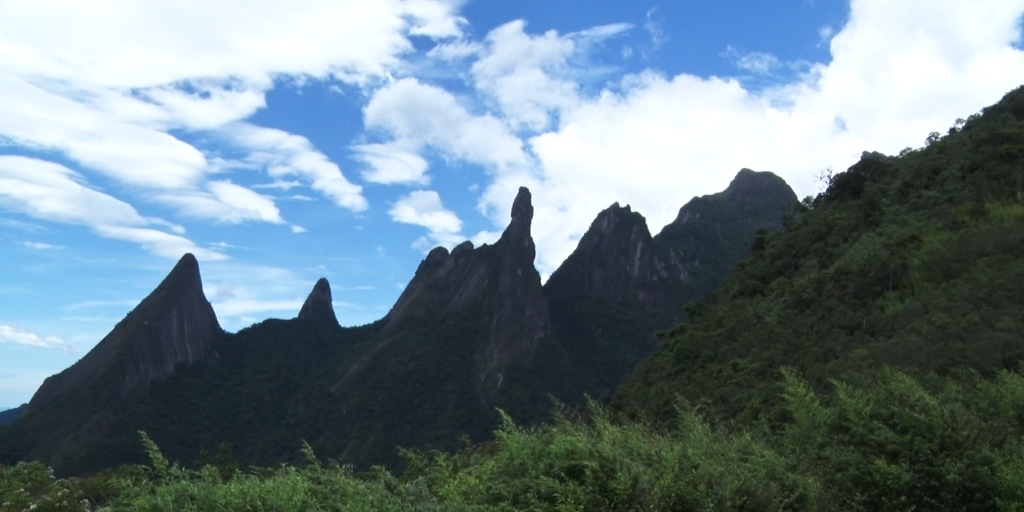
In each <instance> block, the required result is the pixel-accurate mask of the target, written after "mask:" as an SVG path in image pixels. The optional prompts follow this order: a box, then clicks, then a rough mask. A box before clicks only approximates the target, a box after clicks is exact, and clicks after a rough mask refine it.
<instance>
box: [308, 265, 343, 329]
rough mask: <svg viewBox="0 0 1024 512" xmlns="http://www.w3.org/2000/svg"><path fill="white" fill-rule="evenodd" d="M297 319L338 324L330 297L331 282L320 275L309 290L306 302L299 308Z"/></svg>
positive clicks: (332, 300)
mask: <svg viewBox="0 0 1024 512" xmlns="http://www.w3.org/2000/svg"><path fill="white" fill-rule="evenodd" d="M299 320H307V321H324V322H329V323H330V324H331V325H335V326H337V325H338V317H337V316H335V314H334V299H332V298H331V284H330V283H328V282H327V279H326V278H323V277H321V278H320V280H318V281H317V282H316V285H314V286H313V291H311V292H309V296H308V297H306V302H304V303H303V304H302V309H301V310H299Z"/></svg>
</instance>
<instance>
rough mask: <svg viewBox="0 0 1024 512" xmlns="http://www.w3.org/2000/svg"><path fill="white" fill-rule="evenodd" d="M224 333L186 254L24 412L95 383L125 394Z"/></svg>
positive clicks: (202, 351)
mask: <svg viewBox="0 0 1024 512" xmlns="http://www.w3.org/2000/svg"><path fill="white" fill-rule="evenodd" d="M222 333H223V331H222V330H221V328H220V324H219V323H218V322H217V316H216V314H215V313H214V312H213V308H212V307H211V306H210V303H209V302H208V301H207V300H206V296H205V295H204V294H203V283H202V278H201V277H200V274H199V262H197V261H196V258H195V256H193V255H191V254H186V255H184V256H183V257H182V258H181V260H179V261H178V263H177V264H176V265H175V266H174V268H173V269H172V270H171V272H170V273H169V274H168V275H167V277H165V278H164V280H163V281H162V282H161V283H160V285H159V286H157V287H156V289H155V290H153V292H152V293H150V294H149V295H148V296H147V297H146V298H145V299H143V300H142V302H141V303H139V305H138V306H136V307H135V309H133V310H132V311H131V312H130V313H128V315H127V316H126V317H125V318H124V319H123V320H121V321H120V322H119V323H118V324H117V325H116V326H115V327H114V329H113V330H111V331H110V333H109V334H107V335H106V336H105V337H104V338H103V339H102V340H100V342H99V343H98V344H97V345H96V346H95V347H94V348H93V349H92V350H90V351H89V353H88V354H86V355H85V357H83V358H82V359H80V360H79V361H78V362H77V363H75V364H73V365H71V366H70V367H69V368H67V369H66V370H64V371H63V372H61V373H59V374H57V375H54V376H52V377H49V378H47V379H46V381H44V382H43V385H42V386H40V387H39V390H38V391H36V394H35V395H34V396H33V397H32V400H31V401H30V402H29V406H28V410H27V411H26V414H31V413H32V412H33V411H35V410H38V409H39V408H40V407H41V406H43V405H45V404H46V403H47V402H49V401H50V400H53V399H54V398H56V397H58V396H61V395H64V394H67V393H71V392H74V391H77V390H80V389H82V388H85V387H87V386H89V385H91V384H93V383H95V382H102V383H105V384H106V385H110V386H112V387H113V389H110V390H107V391H108V392H111V393H112V394H113V395H114V396H116V397H120V398H125V397H127V396H129V395H131V394H134V393H135V392H137V391H144V390H145V389H147V388H148V385H149V383H150V382H152V381H154V380H157V379H162V378H164V377H167V376H168V375H170V374H172V373H174V367H175V365H177V364H178V363H192V362H195V361H198V360H200V359H203V358H204V357H206V355H207V353H208V352H209V351H210V347H211V345H212V343H213V340H214V339H215V338H216V337H218V336H220V335H221V334H222Z"/></svg>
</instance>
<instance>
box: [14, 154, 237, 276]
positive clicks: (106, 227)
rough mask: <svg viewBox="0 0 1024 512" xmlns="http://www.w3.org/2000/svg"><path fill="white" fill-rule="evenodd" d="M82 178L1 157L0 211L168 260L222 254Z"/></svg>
mask: <svg viewBox="0 0 1024 512" xmlns="http://www.w3.org/2000/svg"><path fill="white" fill-rule="evenodd" d="M82 181H83V178H82V177H81V176H80V175H79V174H77V173H75V172H74V171H72V170H71V169H68V168H67V167H64V166H62V165H58V164H55V163H51V162H45V161H42V160H37V159H34V158H26V157H20V156H0V207H4V208H6V209H9V210H13V211H17V212H20V213H24V214H26V215H29V216H31V217H34V218H37V219H43V220H48V221H52V222H59V223H62V224H74V225H80V226H87V227H89V228H90V229H92V230H93V231H94V232H95V233H97V234H99V235H100V236H104V237H107V238H113V239H117V240H124V241H129V242H133V243H136V244H139V245H141V246H143V247H144V248H146V249H147V250H149V251H150V252H152V253H154V254H157V255H159V256H163V257H167V258H175V259H177V258H180V257H181V255H182V254H184V253H186V252H191V253H193V254H195V256H196V257H197V258H200V259H207V260H213V259H223V258H226V256H224V255H223V254H221V253H219V252H216V251H212V250H208V249H203V248H200V247H198V246H197V245H196V244H194V243H193V242H192V241H190V240H188V239H187V238H184V237H182V236H180V235H176V234H174V235H172V234H169V233H164V232H162V231H158V230H155V229H152V228H148V227H146V226H148V225H151V224H153V222H152V221H151V220H149V219H146V218H144V217H142V216H141V215H139V213H138V212H137V211H136V210H135V209H134V208H132V206H131V205H129V204H128V203H125V202H123V201H121V200H119V199H116V198H114V197H111V196H109V195H106V194H104V193H102V192H98V191H96V190H93V189H91V188H88V187H87V186H85V185H83V184H82Z"/></svg>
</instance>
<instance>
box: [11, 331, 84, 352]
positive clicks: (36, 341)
mask: <svg viewBox="0 0 1024 512" xmlns="http://www.w3.org/2000/svg"><path fill="white" fill-rule="evenodd" d="M0 343H12V344H15V345H23V346H26V347H39V348H52V349H57V350H63V351H65V352H70V351H71V346H70V345H68V344H67V342H65V341H64V340H62V339H60V338H58V337H56V336H39V335H38V334H36V333H34V332H31V331H26V330H24V329H18V328H16V327H12V326H10V325H0Z"/></svg>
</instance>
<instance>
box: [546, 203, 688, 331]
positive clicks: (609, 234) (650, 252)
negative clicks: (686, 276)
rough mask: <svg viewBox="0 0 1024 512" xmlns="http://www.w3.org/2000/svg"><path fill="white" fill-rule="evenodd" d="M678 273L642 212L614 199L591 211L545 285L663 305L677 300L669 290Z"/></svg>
mask: <svg viewBox="0 0 1024 512" xmlns="http://www.w3.org/2000/svg"><path fill="white" fill-rule="evenodd" d="M679 274H680V272H679V269H676V268H674V266H673V265H672V262H671V261H670V259H669V257H668V253H667V252H665V251H663V250H661V249H660V248H658V247H657V244H655V243H654V240H653V239H652V237H651V232H650V230H649V229H648V228H647V220H646V219H644V216H643V215H641V214H640V213H639V212H634V211H633V210H632V208H631V207H630V206H629V205H626V206H624V207H623V206H620V205H619V203H614V204H612V205H611V206H609V207H608V208H606V209H604V210H602V211H601V213H598V214H597V217H596V218H594V221H593V222H592V223H591V224H590V229H588V230H587V232H586V233H584V234H583V237H582V238H580V241H579V244H577V246H576V250H574V251H573V253H572V254H571V255H570V256H569V257H568V258H567V259H566V261H565V263H563V264H562V266H561V267H559V268H558V270H556V271H555V273H554V274H552V276H551V279H550V280H549V281H548V285H547V286H548V288H551V287H556V288H557V287H560V286H561V287H568V288H571V289H574V290H585V291H586V292H587V293H592V294H596V295H598V296H601V297H604V298H605V299H608V300H611V301H614V302H623V301H626V302H633V303H636V304H638V305H641V306H644V307H646V308H650V309H655V310H662V311H667V310H670V309H673V308H674V307H675V306H676V305H677V304H675V303H674V301H673V300H672V299H671V295H672V293H674V292H676V291H678V290H675V289H674V287H676V286H682V278H681V277H680V275H679Z"/></svg>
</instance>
